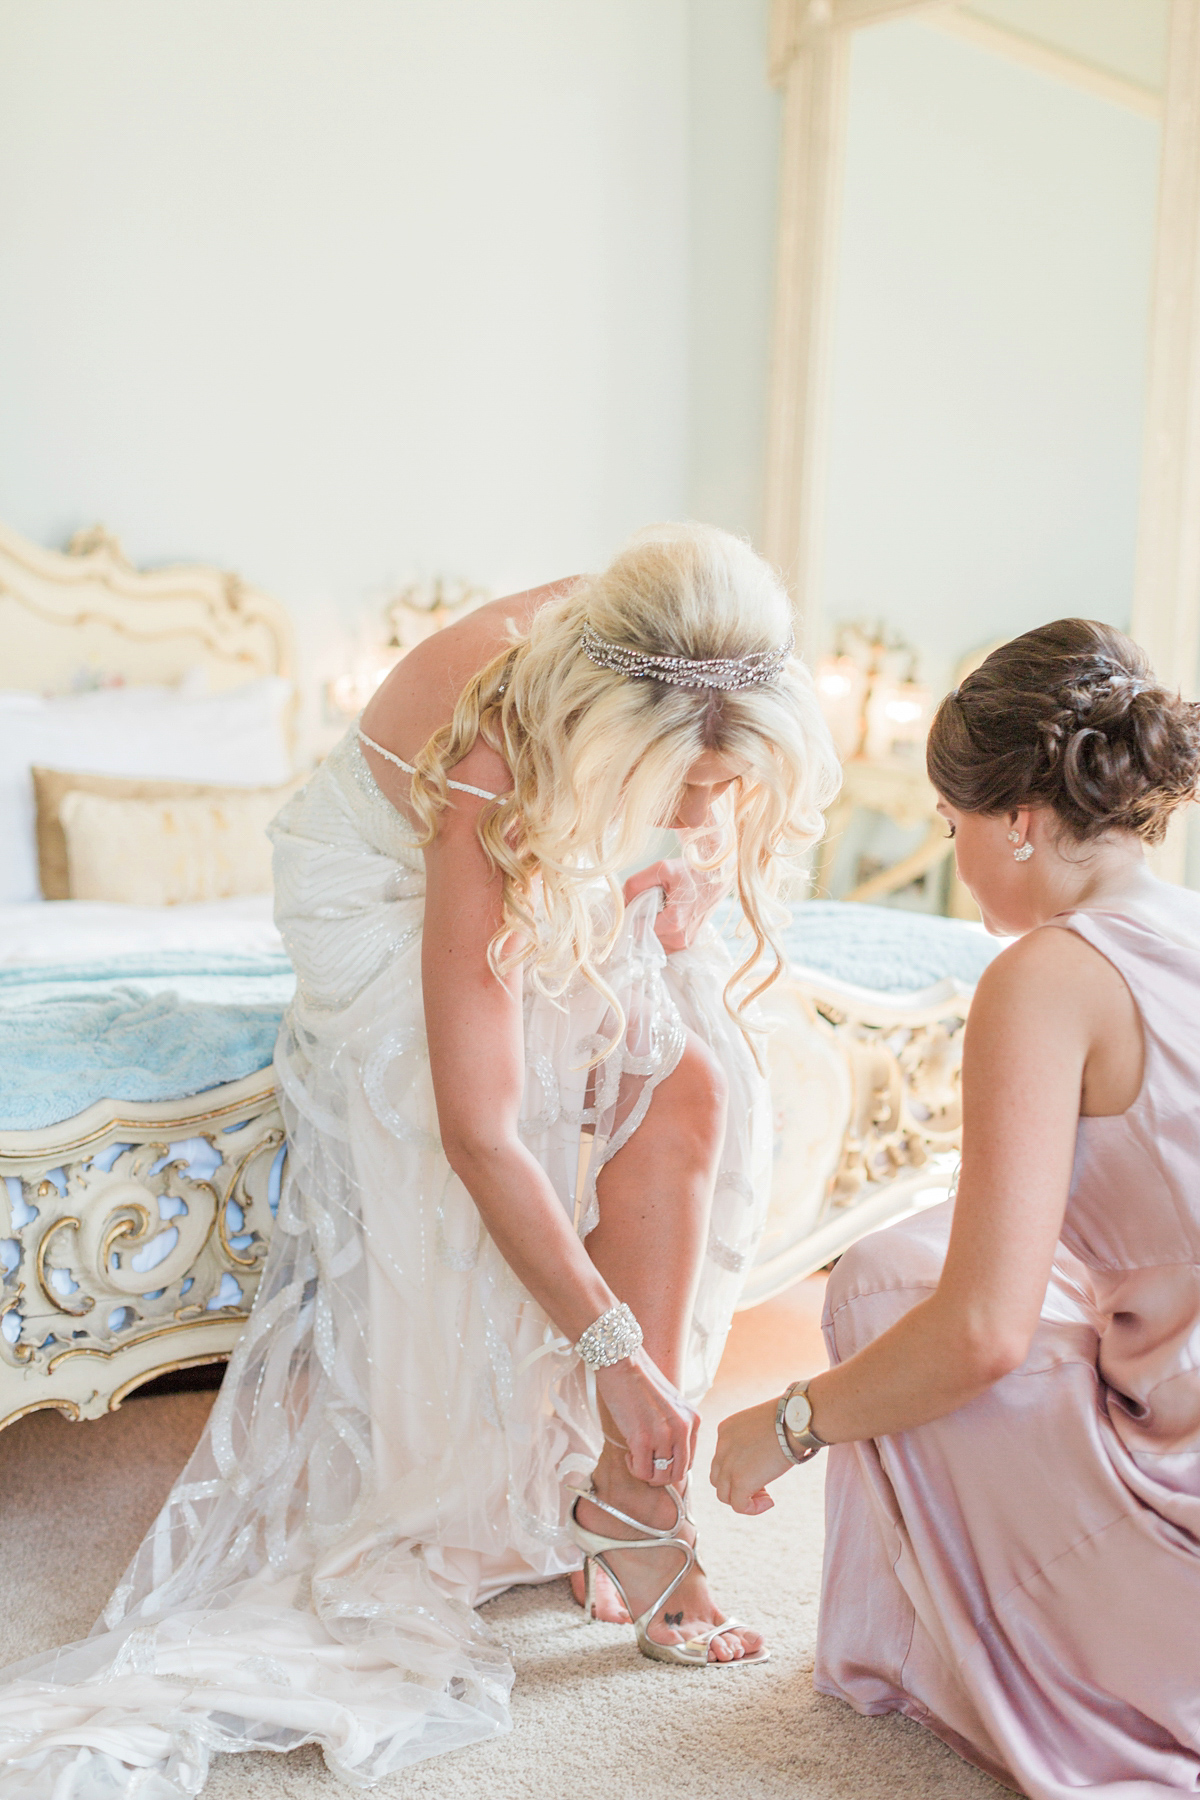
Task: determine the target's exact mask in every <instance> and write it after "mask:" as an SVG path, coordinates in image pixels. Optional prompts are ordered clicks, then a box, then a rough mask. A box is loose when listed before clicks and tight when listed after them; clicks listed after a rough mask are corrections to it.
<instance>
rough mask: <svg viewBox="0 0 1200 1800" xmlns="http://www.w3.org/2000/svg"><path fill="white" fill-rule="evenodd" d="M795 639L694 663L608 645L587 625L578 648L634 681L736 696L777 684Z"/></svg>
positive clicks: (606, 666) (685, 659)
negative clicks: (771, 647) (774, 646)
mask: <svg viewBox="0 0 1200 1800" xmlns="http://www.w3.org/2000/svg"><path fill="white" fill-rule="evenodd" d="M795 646H796V640H795V638H794V637H789V638H788V641H787V643H786V644H780V645H779V647H778V648H777V649H775V650H753V651H751V653H750V655H749V656H714V657H711V658H710V659H709V660H708V661H707V662H704V661H699V662H693V661H692V660H691V659H690V658H689V657H686V656H653V655H651V654H650V652H649V651H646V650H628V649H626V647H625V645H624V644H607V643H605V641H604V639H603V638H602V637H598V636H597V635H596V633H595V632H594V631H593V630H592V628H591V626H590V625H585V626H584V628H583V635H582V636H581V637H580V640H579V647H580V649H581V650H582V651H583V654H584V655H585V656H586V657H588V658H589V660H590V661H591V662H594V663H596V664H598V665H599V667H600V668H602V669H612V670H613V672H614V673H615V674H617V675H629V676H632V678H633V679H634V680H635V681H665V682H667V683H668V685H669V686H671V687H681V688H720V689H721V690H722V691H723V692H724V693H727V694H732V693H736V692H737V691H738V689H739V688H748V687H760V686H761V685H762V684H763V683H764V682H769V681H778V679H779V677H780V675H781V674H782V673H783V665H784V664H785V663H786V661H787V659H788V657H789V656H790V655H791V654H792V651H793V650H794V649H795Z"/></svg>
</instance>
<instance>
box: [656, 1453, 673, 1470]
mask: <svg viewBox="0 0 1200 1800" xmlns="http://www.w3.org/2000/svg"><path fill="white" fill-rule="evenodd" d="M674 1460H675V1458H674V1457H673V1456H656V1457H655V1459H654V1466H655V1468H656V1469H669V1468H670V1466H671V1464H672V1463H673V1462H674Z"/></svg>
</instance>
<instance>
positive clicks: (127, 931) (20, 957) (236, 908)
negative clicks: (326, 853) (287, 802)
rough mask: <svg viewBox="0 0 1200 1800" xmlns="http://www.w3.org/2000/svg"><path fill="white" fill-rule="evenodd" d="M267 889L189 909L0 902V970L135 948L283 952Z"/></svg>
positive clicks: (96, 903) (74, 960)
mask: <svg viewBox="0 0 1200 1800" xmlns="http://www.w3.org/2000/svg"><path fill="white" fill-rule="evenodd" d="M271 907H272V900H271V896H270V895H269V894H255V895H252V896H250V897H249V898H245V899H238V900H206V901H203V902H201V903H198V904H196V905H192V906H118V905H115V904H112V903H110V902H108V901H101V900H53V901H45V900H35V901H29V902H14V903H12V904H10V905H7V906H0V968H7V967H12V966H13V965H14V964H27V963H77V962H88V961H92V960H102V959H105V958H107V957H110V956H123V955H126V954H127V953H130V952H135V951H156V950H204V951H216V952H220V953H224V954H241V955H259V954H261V953H263V952H275V953H279V952H281V951H282V949H283V945H282V943H281V941H280V937H279V933H278V932H277V931H276V929H275V926H274V923H273V921H272V918H271Z"/></svg>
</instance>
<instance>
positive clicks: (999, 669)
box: [926, 619, 1200, 844]
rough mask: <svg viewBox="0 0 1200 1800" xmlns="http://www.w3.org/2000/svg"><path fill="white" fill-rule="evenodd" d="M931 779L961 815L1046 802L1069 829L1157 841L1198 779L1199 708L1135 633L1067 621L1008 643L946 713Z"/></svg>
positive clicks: (935, 734)
mask: <svg viewBox="0 0 1200 1800" xmlns="http://www.w3.org/2000/svg"><path fill="white" fill-rule="evenodd" d="M926 767H927V769H928V771H929V779H930V781H931V782H932V783H933V785H934V787H935V788H936V789H937V791H938V793H939V794H940V795H941V796H942V797H943V799H945V800H948V801H949V802H950V804H951V806H955V807H958V808H959V809H960V811H962V812H973V813H992V814H995V813H1004V812H1013V811H1015V810H1016V809H1017V808H1018V807H1021V806H1049V807H1051V808H1052V809H1053V810H1054V812H1055V813H1056V814H1057V816H1058V818H1059V819H1060V821H1061V822H1062V824H1063V826H1064V827H1065V829H1066V830H1067V832H1069V833H1070V835H1071V836H1072V837H1075V838H1078V839H1080V840H1086V839H1088V838H1097V837H1100V836H1102V835H1103V834H1104V833H1105V832H1108V831H1132V832H1136V833H1137V835H1138V837H1140V838H1143V839H1144V840H1145V841H1146V843H1148V844H1157V843H1158V842H1159V840H1160V839H1161V838H1162V836H1163V834H1164V833H1165V831H1166V829H1167V821H1168V819H1169V818H1170V816H1171V814H1172V813H1173V812H1174V810H1175V808H1176V807H1177V806H1181V805H1182V804H1183V803H1184V801H1186V800H1191V799H1194V798H1195V797H1196V787H1197V783H1198V782H1200V706H1195V705H1193V704H1192V703H1191V702H1190V701H1187V700H1183V699H1181V698H1180V696H1179V695H1178V694H1173V693H1172V692H1171V691H1170V689H1169V688H1165V687H1162V686H1161V685H1160V684H1159V683H1158V682H1157V681H1155V679H1154V674H1153V671H1152V670H1151V668H1150V664H1149V661H1148V660H1147V657H1146V654H1145V652H1144V651H1143V650H1141V649H1139V647H1138V645H1137V644H1135V643H1134V642H1133V640H1132V638H1127V637H1126V636H1125V634H1124V633H1123V632H1120V631H1116V630H1114V628H1113V627H1112V626H1111V625H1101V624H1100V623H1099V622H1098V621H1097V620H1095V619H1058V620H1056V621H1055V623H1054V624H1053V625H1041V626H1039V627H1038V629H1037V630H1036V631H1027V632H1025V633H1024V634H1023V636H1021V637H1018V638H1013V639H1012V641H1011V642H1010V643H1007V644H1002V645H1001V646H1000V648H999V649H998V650H993V651H992V653H991V655H990V656H989V657H988V658H987V659H986V661H985V662H983V663H982V664H981V665H980V667H979V668H978V669H975V670H974V671H973V672H972V673H971V674H970V675H968V676H967V677H966V678H965V679H964V680H963V682H962V683H961V684H960V686H959V687H957V688H956V689H955V690H954V692H953V693H952V694H947V696H946V698H945V699H944V700H943V701H942V704H941V705H940V706H939V708H938V710H937V714H936V716H935V718H934V721H933V726H932V729H931V730H930V733H929V742H928V745H927V747H926Z"/></svg>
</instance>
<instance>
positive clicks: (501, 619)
mask: <svg viewBox="0 0 1200 1800" xmlns="http://www.w3.org/2000/svg"><path fill="white" fill-rule="evenodd" d="M578 579H579V577H578V576H569V577H567V578H566V579H565V580H562V581H555V582H548V583H546V584H545V585H543V586H541V587H536V588H527V589H525V590H524V591H523V592H522V593H519V594H507V595H505V596H504V597H503V598H502V599H500V600H489V601H488V602H487V603H486V605H484V606H480V607H477V608H476V609H475V610H474V611H473V612H470V613H468V614H467V615H466V617H465V618H462V619H458V620H456V621H455V623H454V624H453V625H448V626H446V628H445V629H444V630H443V631H437V632H434V633H433V634H432V635H431V636H430V637H427V638H426V639H425V641H424V643H421V644H418V645H416V646H415V648H414V649H412V650H410V651H409V652H408V654H407V655H406V656H405V657H403V658H402V659H401V660H400V662H398V663H397V664H396V667H395V668H394V669H393V670H392V672H391V674H390V675H389V676H388V678H387V680H386V681H385V682H384V683H383V685H382V686H381V687H380V688H379V690H378V692H377V693H376V694H375V695H374V696H373V697H372V699H371V700H370V701H369V703H368V705H367V707H366V710H365V711H364V713H363V721H362V723H363V730H364V731H366V732H367V733H369V735H370V736H371V737H373V738H374V739H375V740H376V742H377V743H380V744H383V745H384V746H385V748H387V749H388V750H391V751H393V752H394V753H395V754H396V755H397V756H402V757H404V758H405V760H406V761H411V760H412V758H413V757H414V756H415V755H416V753H417V751H418V750H420V749H421V748H422V746H423V745H425V744H427V743H428V742H429V739H430V738H431V737H432V736H433V734H434V732H435V731H438V730H440V729H441V727H442V726H443V725H445V724H448V723H449V720H450V719H451V717H452V716H453V713H454V708H455V705H456V704H457V702H458V697H459V695H460V694H461V693H462V691H463V689H464V687H466V685H467V683H468V682H469V681H470V679H471V677H472V676H473V675H475V674H477V673H478V671H479V670H480V669H481V668H483V667H484V665H485V664H486V663H488V662H490V661H491V659H492V657H493V656H497V655H498V654H499V653H500V651H501V650H503V649H504V648H505V647H506V645H507V644H508V643H509V642H510V641H511V638H512V634H513V632H514V631H515V632H517V633H518V634H522V633H524V632H526V631H528V629H529V626H530V623H531V621H532V619H533V616H534V614H535V613H536V612H537V611H538V609H539V608H540V607H542V606H544V605H545V604H546V603H547V601H549V600H552V599H556V598H557V597H558V596H560V595H561V594H563V593H565V592H566V591H567V590H568V589H569V588H570V587H571V586H573V585H574V583H575V582H576V581H577V580H578ZM478 749H479V753H480V755H481V756H482V755H484V754H485V753H486V755H488V756H490V757H491V758H492V759H493V760H494V761H496V762H497V763H499V758H498V757H496V755H495V752H494V751H488V750H487V747H486V745H480V746H479V747H478ZM473 754H475V753H474V752H472V755H473ZM481 785H482V784H481Z"/></svg>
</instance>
